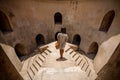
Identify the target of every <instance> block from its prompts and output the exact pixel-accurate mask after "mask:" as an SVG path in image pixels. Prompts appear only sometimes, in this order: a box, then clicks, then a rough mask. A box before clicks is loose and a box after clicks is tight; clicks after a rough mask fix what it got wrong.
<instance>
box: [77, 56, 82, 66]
mask: <svg viewBox="0 0 120 80" xmlns="http://www.w3.org/2000/svg"><path fill="white" fill-rule="evenodd" d="M81 59H82V57H79V58H78V60H77V61H76V64H77V65H78V64H79V63H80V61H81Z"/></svg>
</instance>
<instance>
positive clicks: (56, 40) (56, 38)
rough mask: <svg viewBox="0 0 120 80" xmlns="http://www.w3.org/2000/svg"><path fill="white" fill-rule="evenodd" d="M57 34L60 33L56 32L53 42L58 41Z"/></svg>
mask: <svg viewBox="0 0 120 80" xmlns="http://www.w3.org/2000/svg"><path fill="white" fill-rule="evenodd" d="M58 33H60V32H56V34H55V40H56V41H57V40H58V39H57V35H58Z"/></svg>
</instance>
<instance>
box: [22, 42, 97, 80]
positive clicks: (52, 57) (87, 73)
mask: <svg viewBox="0 0 120 80" xmlns="http://www.w3.org/2000/svg"><path fill="white" fill-rule="evenodd" d="M47 46H48V48H47V49H46V50H45V51H44V52H42V53H40V52H39V51H38V54H36V55H34V56H32V57H30V58H28V59H27V60H25V61H23V68H22V70H21V75H22V76H23V78H24V79H25V80H95V78H96V77H97V75H96V73H95V71H94V67H93V64H92V61H91V60H90V59H89V58H87V57H85V56H84V55H82V54H80V53H79V52H76V51H74V50H73V49H72V48H71V47H70V46H72V44H69V43H67V44H66V47H65V51H64V59H59V57H60V55H59V49H56V48H55V42H53V43H50V44H48V45H47Z"/></svg>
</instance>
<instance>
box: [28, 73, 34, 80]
mask: <svg viewBox="0 0 120 80" xmlns="http://www.w3.org/2000/svg"><path fill="white" fill-rule="evenodd" d="M27 74H28V76H29V78H30V80H33V79H32V76H31V75H30V73H29V72H28V71H27Z"/></svg>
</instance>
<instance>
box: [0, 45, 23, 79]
mask: <svg viewBox="0 0 120 80" xmlns="http://www.w3.org/2000/svg"><path fill="white" fill-rule="evenodd" d="M21 68H22V63H21V62H20V60H19V59H18V57H17V55H16V53H15V51H14V48H12V47H10V46H8V45H4V44H0V79H1V80H23V78H22V76H21V75H20V73H19V72H20V71H21Z"/></svg>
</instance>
